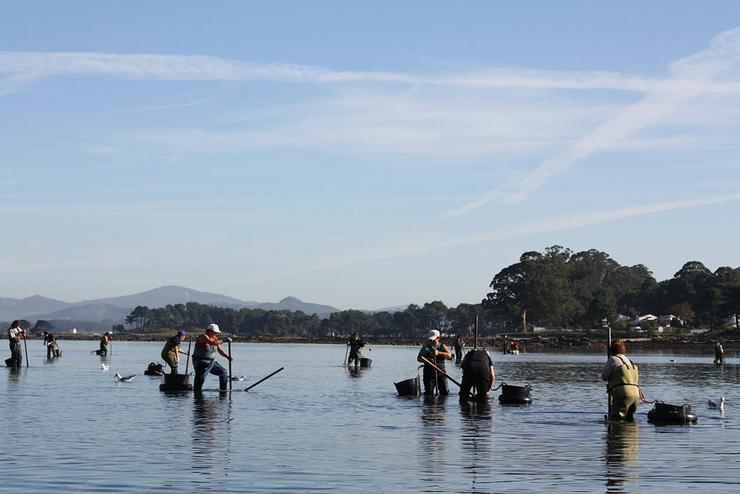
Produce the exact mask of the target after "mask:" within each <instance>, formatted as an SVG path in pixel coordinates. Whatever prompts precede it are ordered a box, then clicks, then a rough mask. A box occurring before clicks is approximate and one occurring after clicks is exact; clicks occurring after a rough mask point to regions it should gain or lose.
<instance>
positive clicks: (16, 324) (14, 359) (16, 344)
mask: <svg viewBox="0 0 740 494" xmlns="http://www.w3.org/2000/svg"><path fill="white" fill-rule="evenodd" d="M25 337H26V331H25V330H24V329H23V328H21V322H20V321H13V322H12V323H11V324H10V327H9V328H8V344H9V345H10V358H9V359H8V360H7V362H6V363H9V364H10V367H15V368H20V367H21V366H22V365H23V353H22V352H21V340H22V339H24V338H25Z"/></svg>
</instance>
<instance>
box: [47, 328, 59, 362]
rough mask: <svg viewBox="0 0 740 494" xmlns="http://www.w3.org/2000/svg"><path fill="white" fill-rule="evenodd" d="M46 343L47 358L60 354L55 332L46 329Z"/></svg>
mask: <svg viewBox="0 0 740 494" xmlns="http://www.w3.org/2000/svg"><path fill="white" fill-rule="evenodd" d="M44 344H45V345H46V358H48V359H50V358H54V357H58V356H59V345H57V340H56V338H55V337H54V335H53V334H51V333H48V332H46V331H44Z"/></svg>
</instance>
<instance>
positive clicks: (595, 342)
mask: <svg viewBox="0 0 740 494" xmlns="http://www.w3.org/2000/svg"><path fill="white" fill-rule="evenodd" d="M726 333H728V332H724V333H719V334H709V333H705V334H701V335H695V336H640V337H634V336H631V335H623V334H619V335H613V337H614V338H622V339H624V340H625V341H626V342H627V352H628V353H630V352H659V351H669V352H676V351H679V352H681V353H689V354H697V355H714V342H715V341H717V340H719V341H720V342H721V343H722V346H723V347H724V350H725V353H726V354H727V353H730V352H732V353H740V335H736V334H726ZM732 333H734V332H732ZM172 334H174V331H164V332H157V333H115V334H114V335H113V338H114V339H113V342H114V343H115V342H116V341H149V342H157V341H161V342H164V341H165V340H166V338H168V337H170V336H172ZM195 334H197V333H191V335H195ZM54 336H55V337H56V339H57V340H58V341H64V340H79V341H95V342H97V341H98V340H99V339H100V334H95V333H77V334H70V333H54ZM231 338H232V341H233V342H235V343H295V344H336V345H344V344H346V341H347V338H345V337H330V336H323V337H322V336H306V337H300V336H269V335H249V336H247V335H238V334H237V335H233V336H231ZM28 339H29V340H41V339H42V338H40V337H37V336H31V337H29V338H28ZM506 339H508V340H509V341H510V340H517V341H518V342H519V344H520V347H521V348H522V351H523V352H538V353H539V352H550V351H563V350H566V351H572V352H574V353H605V350H606V339H605V338H604V337H603V336H602V337H595V336H591V335H589V336H584V335H572V334H570V335H562V334H553V335H547V336H542V335H530V334H526V335H522V334H509V335H499V336H495V337H490V336H487V337H479V338H478V343H479V345H478V346H481V347H485V348H492V347H495V348H499V349H500V348H502V347H503V344H504V341H505V340H506ZM365 340H366V341H367V342H368V345H370V346H372V345H399V346H420V345H421V344H422V343H423V340H422V339H421V338H365ZM443 341H444V342H445V343H446V344H447V345H448V346H449V347H451V346H452V338H443ZM471 347H472V337H471V338H468V339H466V346H465V348H466V349H469V348H471Z"/></svg>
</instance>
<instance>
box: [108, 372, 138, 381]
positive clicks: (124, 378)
mask: <svg viewBox="0 0 740 494" xmlns="http://www.w3.org/2000/svg"><path fill="white" fill-rule="evenodd" d="M113 377H115V378H116V381H121V382H124V383H130V382H131V381H133V380H134V378H135V377H136V374H133V375H131V376H122V375H121V374H119V373H118V372H116V374H115V375H114V376H113Z"/></svg>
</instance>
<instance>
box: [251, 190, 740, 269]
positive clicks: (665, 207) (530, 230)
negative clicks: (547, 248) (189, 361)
mask: <svg viewBox="0 0 740 494" xmlns="http://www.w3.org/2000/svg"><path fill="white" fill-rule="evenodd" d="M731 202H740V194H730V195H724V196H717V197H710V198H701V199H690V200H682V201H667V202H659V203H653V204H643V205H640V206H633V207H628V208H620V209H611V210H606V211H595V212H589V213H583V214H575V215H573V214H571V215H566V216H559V217H553V218H547V219H545V220H542V221H537V222H532V223H529V224H524V225H519V226H514V227H511V228H505V229H500V230H497V231H493V232H489V233H485V234H481V235H472V236H467V237H456V238H454V239H447V240H439V241H434V242H427V243H420V244H409V245H405V246H392V247H385V248H381V247H378V248H373V249H369V250H366V251H364V252H361V253H359V254H355V255H350V256H344V257H342V256H336V257H334V258H332V259H331V260H330V261H326V262H323V263H322V262H317V263H312V264H311V265H310V266H308V267H305V268H296V269H292V270H287V271H283V272H280V273H274V274H272V275H268V276H265V277H262V278H260V279H259V280H255V281H268V280H273V279H281V278H287V277H290V276H295V275H299V274H304V273H309V272H314V271H324V270H327V269H334V268H340V267H344V266H349V265H353V264H358V263H365V262H372V261H381V260H385V259H393V258H397V257H403V256H410V255H418V254H424V253H427V252H434V251H439V250H445V249H450V248H454V247H462V246H466V245H474V244H482V243H488V242H495V241H500V240H507V239H511V238H516V237H522V236H527V235H538V234H543V233H553V232H560V231H565V230H573V229H578V228H586V227H590V226H597V225H602V224H605V223H611V222H614V221H620V220H627V219H630V218H635V217H639V216H647V215H651V214H656V213H667V212H671V211H677V210H682V209H692V208H698V207H704V206H712V205H716V204H725V203H731Z"/></svg>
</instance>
